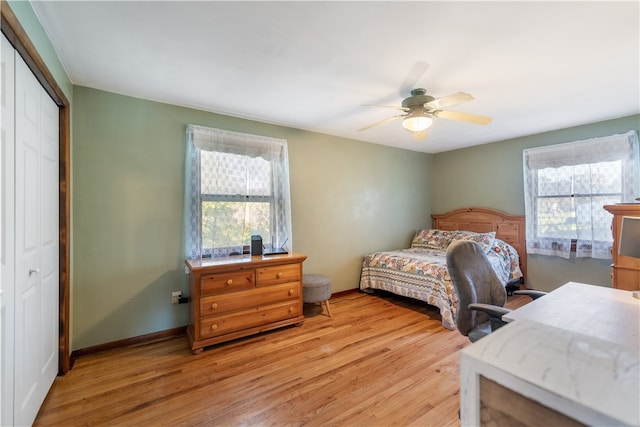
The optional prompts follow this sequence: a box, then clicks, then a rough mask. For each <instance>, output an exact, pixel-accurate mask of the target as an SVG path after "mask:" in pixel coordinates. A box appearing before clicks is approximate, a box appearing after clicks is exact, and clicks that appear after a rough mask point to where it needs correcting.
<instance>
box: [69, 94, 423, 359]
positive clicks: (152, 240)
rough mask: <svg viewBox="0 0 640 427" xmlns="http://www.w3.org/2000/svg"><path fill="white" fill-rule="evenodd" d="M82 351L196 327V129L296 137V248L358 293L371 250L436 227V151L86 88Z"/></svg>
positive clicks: (79, 204)
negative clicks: (190, 275) (192, 238)
mask: <svg viewBox="0 0 640 427" xmlns="http://www.w3.org/2000/svg"><path fill="white" fill-rule="evenodd" d="M73 105H74V124H73V131H72V132H73V136H74V147H73V153H72V162H73V165H74V169H73V183H74V203H73V218H74V226H73V255H72V259H73V280H74V283H73V307H72V309H73V317H72V336H73V343H74V344H73V346H74V348H75V349H78V348H85V347H88V346H92V345H97V344H100V343H105V342H110V341H115V340H119V339H124V338H129V337H133V336H137V335H142V334H146V333H150V332H156V331H161V330H165V329H169V328H173V327H176V326H181V325H185V324H186V323H187V322H188V305H172V304H171V292H172V291H174V290H181V291H183V293H185V294H187V293H188V285H187V277H186V276H185V274H184V269H183V261H184V258H183V255H182V253H181V247H182V224H183V222H182V216H183V207H182V201H183V186H184V153H185V127H186V125H187V124H188V123H193V124H198V125H204V126H212V127H219V128H223V129H228V130H234V131H240V132H247V133H254V134H259V135H266V136H271V137H277V138H284V139H286V140H287V141H288V145H289V163H290V181H291V199H292V219H293V249H294V251H296V252H300V253H304V254H305V255H307V256H308V259H307V261H306V262H305V264H304V270H305V272H309V273H322V274H326V275H328V276H330V277H331V278H332V279H333V286H332V290H333V292H339V291H343V290H347V289H354V288H357V287H358V283H359V278H360V265H361V262H362V257H363V255H364V254H366V253H368V252H371V251H374V250H378V249H391V248H399V247H406V246H408V244H409V243H410V239H411V237H412V236H413V233H414V232H415V230H416V229H418V228H422V227H425V226H429V225H430V217H429V214H430V212H431V206H430V204H429V201H430V200H431V194H430V192H429V186H428V185H425V184H424V183H426V182H428V177H429V168H430V167H431V159H432V157H433V156H432V155H429V154H422V153H417V152H412V151H406V150H398V149H393V148H389V147H384V146H379V145H372V144H367V143H364V142H360V141H354V140H348V139H344V138H338V137H332V136H328V135H322V134H317V133H312V132H306V131H302V130H296V129H290V128H285V127H279V126H273V125H267V124H263V123H258V122H252V121H247V120H243V119H237V118H232V117H225V116H221V115H217V114H213V113H207V112H203V111H198V110H192V109H188V108H182V107H177V106H173V105H168V104H162V103H157V102H151V101H145V100H141V99H136V98H131V97H126V96H121V95H116V94H113V93H108V92H103V91H99V90H94V89H89V88H85V87H79V86H75V87H74V97H73Z"/></svg>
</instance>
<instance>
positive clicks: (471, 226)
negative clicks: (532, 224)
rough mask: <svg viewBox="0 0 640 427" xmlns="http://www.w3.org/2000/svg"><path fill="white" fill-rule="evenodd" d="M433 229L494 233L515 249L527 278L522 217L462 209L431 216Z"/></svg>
mask: <svg viewBox="0 0 640 427" xmlns="http://www.w3.org/2000/svg"><path fill="white" fill-rule="evenodd" d="M431 218H433V228H436V229H439V230H465V231H475V232H476V233H487V232H489V231H495V232H496V237H497V238H498V239H500V240H504V241H505V242H507V243H508V244H510V245H511V246H513V247H514V248H515V250H516V251H517V252H518V256H519V257H520V269H521V270H522V274H523V276H524V277H525V278H526V277H527V246H526V243H525V223H524V215H509V214H506V213H504V212H502V211H498V210H495V209H488V208H462V209H456V210H454V211H451V212H447V213H445V214H441V215H436V214H434V215H431Z"/></svg>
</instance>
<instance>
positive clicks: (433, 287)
mask: <svg viewBox="0 0 640 427" xmlns="http://www.w3.org/2000/svg"><path fill="white" fill-rule="evenodd" d="M431 217H432V218H433V228H430V229H423V230H419V231H418V232H417V233H416V234H415V236H414V237H413V239H412V242H411V247H409V248H405V249H396V250H391V251H384V252H375V253H371V254H368V255H366V256H365V257H364V260H363V262H362V273H361V276H360V289H361V290H362V291H364V292H369V293H371V292H373V291H374V290H376V289H380V290H384V291H388V292H391V293H394V294H397V295H402V296H405V297H409V298H413V299H417V300H420V301H424V302H426V303H428V304H430V305H432V306H435V307H437V308H438V309H439V310H440V314H441V316H442V325H443V326H444V327H445V328H447V329H451V330H454V329H455V321H454V318H455V310H456V306H457V302H458V297H457V295H456V293H455V290H454V288H453V284H452V283H451V280H450V278H449V272H448V271H447V266H446V249H447V246H448V245H449V244H450V243H451V242H452V241H454V240H473V241H476V242H478V244H480V246H482V247H483V249H485V253H486V254H487V257H488V258H489V261H490V262H491V264H492V266H493V268H494V271H496V274H497V276H498V278H500V280H501V281H502V283H503V284H504V285H505V287H506V288H507V290H508V291H509V290H512V289H517V288H518V287H519V286H520V284H522V283H524V277H525V276H526V260H527V257H526V246H525V224H524V216H515V215H509V214H506V213H504V212H501V211H498V210H494V209H488V208H476V207H473V208H463V209H456V210H454V211H451V212H448V213H445V214H441V215H431Z"/></svg>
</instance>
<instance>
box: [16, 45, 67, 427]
mask: <svg viewBox="0 0 640 427" xmlns="http://www.w3.org/2000/svg"><path fill="white" fill-rule="evenodd" d="M15 74H16V80H15V81H16V83H15V102H16V103H15V143H16V146H15V180H16V183H15V224H16V226H15V245H16V246H15V265H16V266H15V283H16V285H15V286H16V289H15V361H14V364H15V384H14V399H15V403H14V424H16V425H25V424H27V425H28V424H31V423H33V421H34V419H35V416H36V415H37V413H38V410H39V409H40V406H41V404H42V402H43V401H44V398H45V397H46V395H47V392H48V391H49V388H50V387H51V384H52V383H53V380H54V379H55V377H56V374H57V371H58V307H59V305H58V288H59V287H58V280H59V274H58V269H59V266H58V258H59V253H58V250H59V249H58V248H59V245H58V175H59V172H58V107H57V106H56V105H55V103H54V102H53V101H52V100H51V98H50V97H49V96H48V95H47V93H46V92H45V91H44V89H43V88H42V87H41V86H40V84H39V83H38V81H37V80H36V78H35V77H34V76H33V74H32V73H31V71H30V70H29V69H28V67H27V65H26V64H25V63H24V61H23V60H22V58H20V57H19V55H16V73H15Z"/></svg>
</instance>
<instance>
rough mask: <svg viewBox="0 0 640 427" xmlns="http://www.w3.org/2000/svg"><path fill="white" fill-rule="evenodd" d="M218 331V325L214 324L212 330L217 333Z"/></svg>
mask: <svg viewBox="0 0 640 427" xmlns="http://www.w3.org/2000/svg"><path fill="white" fill-rule="evenodd" d="M216 329H218V325H217V324H215V323H214V324H213V325H211V330H212V331H215V330H216Z"/></svg>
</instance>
